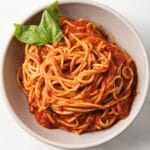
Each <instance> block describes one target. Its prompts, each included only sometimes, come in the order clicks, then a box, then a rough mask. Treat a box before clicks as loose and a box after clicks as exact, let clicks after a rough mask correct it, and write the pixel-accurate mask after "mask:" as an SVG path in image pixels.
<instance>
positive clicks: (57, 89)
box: [17, 17, 137, 134]
mask: <svg viewBox="0 0 150 150" xmlns="http://www.w3.org/2000/svg"><path fill="white" fill-rule="evenodd" d="M60 24H61V29H62V31H63V34H64V39H63V40H61V41H60V42H58V43H56V44H53V45H51V44H47V45H44V46H34V45H26V47H25V57H24V62H23V64H22V65H21V67H20V68H19V70H18V73H17V81H18V84H19V85H20V87H21V89H22V90H23V91H24V92H25V94H26V95H27V98H28V104H29V110H30V111H31V112H32V113H33V114H34V115H35V118H36V120H37V122H38V123H39V124H40V125H42V126H43V127H46V128H61V129H64V130H68V131H71V132H73V133H76V134H81V133H83V132H88V131H95V130H102V129H106V128H109V127H111V126H112V125H113V124H115V123H116V122H117V121H119V120H121V119H124V118H126V117H127V116H128V115H129V112H130V109H131V105H132V102H133V100H134V97H135V96H136V86H137V69H136V65H135V63H134V61H133V60H132V58H131V57H130V56H129V55H128V54H127V52H125V51H124V50H123V49H121V48H120V47H119V46H118V45H117V44H116V43H114V42H111V41H109V40H108V38H107V36H105V35H104V34H103V33H102V32H101V31H100V30H99V29H98V28H97V27H96V26H95V24H93V23H92V22H90V21H87V20H84V19H70V18H67V17H61V20H60Z"/></svg>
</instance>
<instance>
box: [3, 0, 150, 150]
mask: <svg viewBox="0 0 150 150" xmlns="http://www.w3.org/2000/svg"><path fill="white" fill-rule="evenodd" d="M59 3H60V8H61V11H62V14H63V15H65V16H68V17H71V18H78V17H84V18H86V19H88V20H91V21H93V22H95V23H96V24H97V25H102V26H103V27H104V28H105V29H106V30H107V31H108V32H110V33H111V34H112V35H113V36H114V37H115V40H116V42H117V43H118V44H119V45H120V46H121V47H122V48H124V49H125V50H126V51H127V52H128V53H129V55H130V56H132V58H133V59H134V61H135V63H136V65H137V73H138V86H137V91H138V95H137V96H136V98H135V100H134V103H133V105H132V108H131V112H130V115H129V116H128V117H127V118H126V119H125V120H121V121H119V122H118V123H116V124H115V125H114V126H112V127H111V128H109V129H106V130H102V131H96V132H90V133H85V134H82V135H80V136H78V135H74V134H73V133H69V132H66V131H63V130H60V129H46V128H43V127H41V126H40V125H38V123H37V122H36V121H35V118H34V116H33V115H32V114H31V113H30V112H29V110H28V105H27V100H26V97H25V95H24V94H23V92H22V91H21V90H20V89H19V88H18V85H17V83H16V72H17V69H18V67H19V66H20V65H21V63H22V60H23V53H24V44H21V43H20V42H18V41H17V40H16V38H14V36H13V34H12V35H11V39H10V41H8V45H7V46H6V49H5V53H4V55H3V60H2V70H1V73H2V74H1V75H2V79H1V82H2V94H3V97H4V100H5V102H6V104H7V106H8V108H9V111H10V113H11V114H12V116H13V117H14V118H15V120H16V121H17V122H18V123H19V124H20V126H21V127H22V128H23V129H24V130H25V131H27V132H28V133H29V134H30V135H32V136H34V137H36V138H37V139H39V140H40V141H42V142H45V143H48V144H52V145H54V146H58V147H62V148H69V149H77V148H87V147H92V146H96V145H99V144H102V143H104V142H107V141H109V140H111V139H113V138H114V137H116V136H117V135H119V134H120V133H121V132H123V131H124V130H125V129H126V128H127V127H128V126H129V125H130V124H131V123H132V122H133V121H134V119H135V118H136V116H137V115H138V113H139V111H140V110H141V107H142V105H143V103H144V101H145V99H146V94H147V91H148V83H149V66H148V59H147V55H146V52H145V49H144V47H143V44H142V42H141V40H140V38H139V36H138V35H137V33H136V32H135V30H134V29H133V27H132V26H131V25H130V24H129V23H128V22H127V20H126V19H125V18H124V17H122V16H121V15H120V14H118V13H117V12H116V11H114V10H112V9H111V8H108V7H106V6H104V5H102V4H100V3H99V2H96V1H92V0H88V1H84V0H80V1H76V0H68V1H62V0H61V1H60V2H59ZM45 7H47V6H45ZM42 10H43V8H41V9H38V11H35V12H34V13H33V14H32V16H30V17H27V18H26V19H25V21H23V22H22V23H29V24H31V23H32V24H36V23H38V22H39V20H40V16H41V11H42ZM23 20H24V19H23ZM137 132H138V131H137Z"/></svg>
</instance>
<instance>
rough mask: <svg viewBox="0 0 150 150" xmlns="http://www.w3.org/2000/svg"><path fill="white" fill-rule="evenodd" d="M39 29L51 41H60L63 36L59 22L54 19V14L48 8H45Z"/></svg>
mask: <svg viewBox="0 0 150 150" xmlns="http://www.w3.org/2000/svg"><path fill="white" fill-rule="evenodd" d="M39 30H40V32H41V33H42V35H43V36H44V38H45V39H47V40H48V41H50V42H51V43H55V42H58V41H60V40H61V39H62V37H63V34H62V31H61V29H60V26H59V23H58V22H57V21H56V20H55V19H53V16H52V15H51V14H50V13H49V12H48V10H45V11H44V12H43V15H42V19H41V22H40V25H39ZM47 43H48V42H47Z"/></svg>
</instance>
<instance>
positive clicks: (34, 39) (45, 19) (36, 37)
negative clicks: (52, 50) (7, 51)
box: [14, 1, 63, 45]
mask: <svg viewBox="0 0 150 150" xmlns="http://www.w3.org/2000/svg"><path fill="white" fill-rule="evenodd" d="M60 16H61V14H60V10H59V6H58V1H55V2H54V3H53V4H52V5H50V6H49V7H48V8H47V9H45V10H44V11H43V14H42V18H41V22H40V24H39V25H20V24H14V26H15V32H14V35H15V36H16V38H17V39H18V40H19V41H21V42H23V43H26V44H34V45H44V44H48V43H52V44H53V43H56V42H59V41H60V40H61V39H62V38H63V33H62V31H61V29H60V26H59V19H60Z"/></svg>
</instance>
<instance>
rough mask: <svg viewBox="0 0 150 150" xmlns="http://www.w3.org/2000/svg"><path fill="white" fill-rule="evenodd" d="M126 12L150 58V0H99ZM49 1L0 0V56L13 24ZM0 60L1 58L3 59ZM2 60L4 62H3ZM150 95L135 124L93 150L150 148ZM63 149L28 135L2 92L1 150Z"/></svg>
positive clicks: (124, 13)
mask: <svg viewBox="0 0 150 150" xmlns="http://www.w3.org/2000/svg"><path fill="white" fill-rule="evenodd" d="M97 1H99V2H101V3H103V4H106V5H107V6H110V7H112V8H113V9H115V10H117V11H118V12H120V13H121V14H122V15H124V16H125V17H126V18H127V19H128V20H129V21H130V22H131V24H132V25H133V26H134V27H135V28H136V30H137V31H138V33H139V35H140V36H141V38H142V40H143V43H144V45H145V48H146V51H147V54H148V57H149V59H150V1H149V0H97ZM49 2H50V0H24V1H23V0H4V1H2V0H0V57H1V56H2V53H3V52H4V51H5V45H6V43H7V42H8V38H9V37H10V33H11V32H12V31H13V29H14V28H13V23H14V22H20V21H22V18H24V17H26V16H27V15H28V14H29V15H30V14H31V13H32V12H33V11H34V10H37V8H39V7H41V6H44V5H46V4H48V3H49ZM0 60H1V59H0ZM0 63H1V62H0ZM149 98H150V94H149V95H148V97H147V99H146V102H145V104H144V107H143V109H142V111H141V113H140V114H139V116H138V118H137V119H136V120H135V121H134V123H133V124H132V125H131V126H130V127H129V128H128V129H127V130H125V131H124V132H123V133H122V134H121V135H119V136H118V137H116V138H115V139H113V140H112V141H110V142H108V143H105V144H103V145H100V146H97V147H93V148H89V149H91V150H150V101H149ZM10 149H11V150H27V149H28V150H33V149H36V150H61V149H60V148H55V147H53V146H49V145H47V144H44V143H41V142H40V141H38V140H36V139H34V138H33V137H31V136H30V135H28V134H27V133H26V132H25V131H24V130H23V129H22V128H21V127H20V126H19V125H18V124H17V123H16V122H15V120H14V119H13V118H12V117H11V114H10V113H9V111H8V110H7V107H6V105H5V103H4V100H3V97H2V96H1V94H0V150H10Z"/></svg>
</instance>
